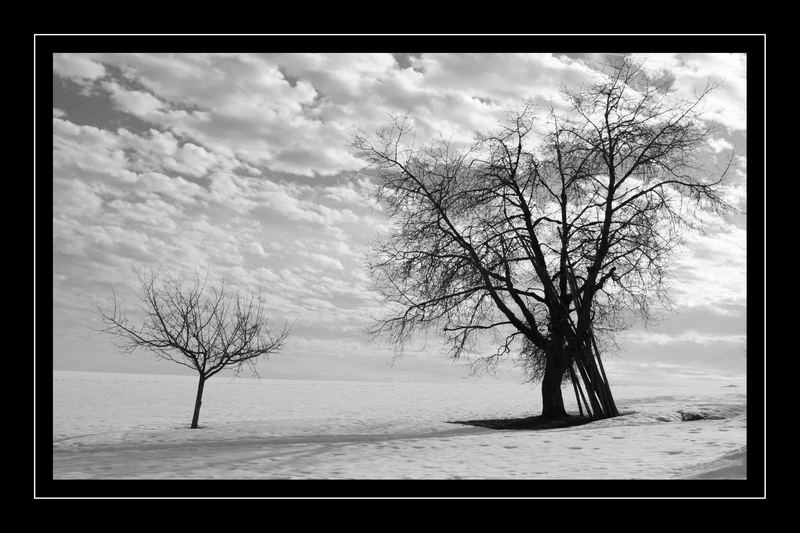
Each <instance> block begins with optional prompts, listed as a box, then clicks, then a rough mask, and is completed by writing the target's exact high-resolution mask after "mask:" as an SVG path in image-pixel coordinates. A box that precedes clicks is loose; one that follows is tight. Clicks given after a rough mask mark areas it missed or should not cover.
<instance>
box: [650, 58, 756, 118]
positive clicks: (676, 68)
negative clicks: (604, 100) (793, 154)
mask: <svg viewBox="0 0 800 533" xmlns="http://www.w3.org/2000/svg"><path fill="white" fill-rule="evenodd" d="M634 58H635V59H636V60H644V61H645V63H644V68H645V70H647V71H650V72H651V73H654V74H657V75H669V76H671V77H673V78H674V79H675V82H674V84H673V86H672V89H671V90H672V91H673V92H674V93H675V94H678V95H680V96H681V97H684V98H696V97H697V96H698V95H699V94H700V93H701V92H702V91H703V90H704V89H705V88H706V87H707V86H708V85H709V84H716V85H717V87H716V88H715V89H713V90H712V91H711V92H710V93H709V94H708V95H707V97H706V98H705V99H704V104H703V105H702V110H703V111H704V117H705V118H706V119H707V120H712V121H715V122H719V123H720V124H722V125H724V126H725V127H727V128H728V130H730V131H732V132H733V131H743V130H746V129H747V56H746V55H745V54H711V53H709V54H684V53H681V54H634Z"/></svg>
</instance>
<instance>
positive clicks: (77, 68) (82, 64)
mask: <svg viewBox="0 0 800 533" xmlns="http://www.w3.org/2000/svg"><path fill="white" fill-rule="evenodd" d="M53 72H55V73H56V74H58V75H59V76H62V77H65V78H72V79H76V80H80V81H85V80H96V79H98V78H102V77H104V76H105V75H106V69H105V67H104V66H103V65H102V63H98V62H95V61H92V60H91V59H89V58H87V57H85V56H83V55H80V54H53Z"/></svg>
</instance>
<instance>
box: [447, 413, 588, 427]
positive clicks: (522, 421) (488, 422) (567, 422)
mask: <svg viewBox="0 0 800 533" xmlns="http://www.w3.org/2000/svg"><path fill="white" fill-rule="evenodd" d="M591 421H592V419H591V418H589V417H587V416H580V415H567V416H565V417H560V418H549V417H548V418H545V417H542V416H529V417H526V418H494V419H485V420H452V421H448V424H463V425H467V426H477V427H483V428H489V429H528V430H536V429H555V428H565V427H569V426H580V425H582V424H588V423H589V422H591Z"/></svg>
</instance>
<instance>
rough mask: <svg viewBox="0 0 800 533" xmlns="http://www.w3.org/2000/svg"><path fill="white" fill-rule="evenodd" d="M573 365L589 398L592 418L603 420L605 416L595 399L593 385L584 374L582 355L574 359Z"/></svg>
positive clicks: (595, 394)
mask: <svg viewBox="0 0 800 533" xmlns="http://www.w3.org/2000/svg"><path fill="white" fill-rule="evenodd" d="M575 363H576V365H577V367H578V370H579V371H580V373H581V378H582V379H583V384H584V385H585V388H586V395H587V396H588V397H589V402H591V404H592V418H594V419H597V420H599V419H601V418H605V416H603V407H602V406H601V405H600V401H599V400H598V398H597V391H596V390H595V384H594V383H593V381H592V379H590V377H589V375H588V374H587V372H586V362H585V361H584V360H583V354H582V353H579V354H578V357H577V358H576V359H575Z"/></svg>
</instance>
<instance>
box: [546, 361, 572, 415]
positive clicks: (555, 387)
mask: <svg viewBox="0 0 800 533" xmlns="http://www.w3.org/2000/svg"><path fill="white" fill-rule="evenodd" d="M563 376H564V369H563V365H561V364H560V361H558V356H557V355H556V356H553V355H550V354H548V355H547V362H546V363H545V367H544V377H543V378H542V417H544V418H561V417H565V416H567V411H566V409H564V397H563V396H562V395H561V378H562V377H563Z"/></svg>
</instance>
